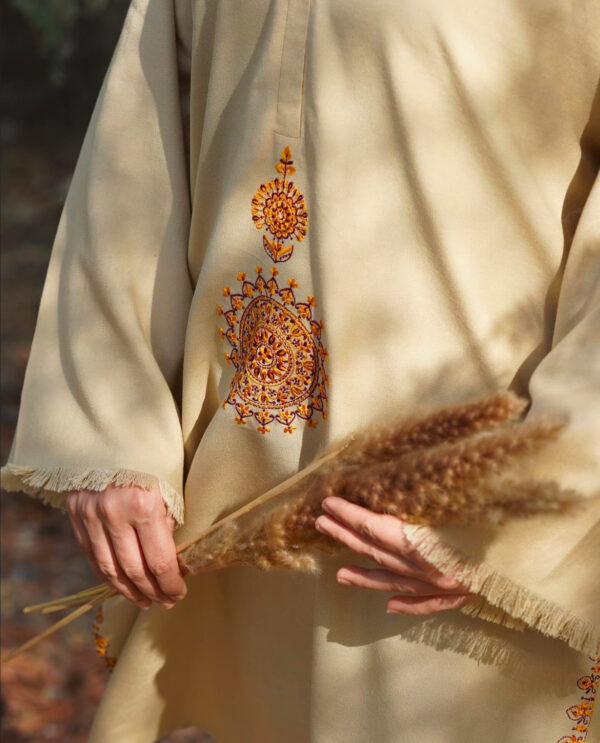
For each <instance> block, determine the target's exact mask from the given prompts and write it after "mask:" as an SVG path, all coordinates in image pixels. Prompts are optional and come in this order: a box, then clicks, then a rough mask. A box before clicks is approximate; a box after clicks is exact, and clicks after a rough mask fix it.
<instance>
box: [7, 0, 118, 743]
mask: <svg viewBox="0 0 600 743" xmlns="http://www.w3.org/2000/svg"><path fill="white" fill-rule="evenodd" d="M128 4H129V3H128V0H3V2H2V10H1V13H2V18H1V29H2V30H1V51H0V53H1V59H2V72H3V74H2V82H1V91H0V94H1V101H2V110H1V120H0V121H1V123H0V141H1V146H2V160H1V173H0V176H1V184H2V191H1V196H2V198H1V206H2V209H1V215H0V220H1V221H0V239H1V245H0V248H1V252H0V261H1V266H0V268H1V271H0V281H1V287H0V288H1V295H0V296H1V315H0V318H1V320H0V322H1V327H0V332H1V346H0V353H1V370H2V376H1V395H2V398H1V408H0V411H1V439H0V447H1V461H2V463H3V464H4V462H5V461H6V458H7V456H8V452H9V449H10V444H11V442H12V438H13V433H14V426H15V422H16V419H17V412H18V408H19V398H20V392H21V385H22V382H23V375H24V371H25V365H26V363H27V358H28V355H29V347H30V343H31V339H32V336H33V331H34V327H35V320H36V316H37V310H38V306H39V300H40V296H41V291H42V286H43V281H44V277H45V274H46V268H47V265H48V260H49V257H50V250H51V248H52V243H53V240H54V235H55V232H56V229H57V227H58V220H59V216H60V212H61V208H62V204H63V202H64V199H65V196H66V193H67V189H68V186H69V183H70V180H71V175H72V172H73V169H74V167H75V162H76V160H77V155H78V153H79V149H80V147H81V144H82V142H83V136H84V133H85V129H86V127H87V124H88V122H89V119H90V116H91V113H92V108H93V106H94V102H95V99H96V96H97V94H98V92H99V90H100V86H101V84H102V79H103V77H104V74H105V72H106V69H107V66H108V63H109V61H110V57H111V55H112V52H113V50H114V47H115V44H116V42H117V38H118V35H119V32H120V29H121V25H122V22H123V19H124V16H125V12H126V10H127V7H128ZM0 499H1V500H0V505H1V509H2V519H1V535H0V538H1V558H2V559H1V571H2V594H1V598H2V600H1V642H2V646H3V647H4V648H13V647H15V646H16V645H18V644H20V643H21V642H23V641H25V640H26V639H28V638H29V637H31V636H32V635H33V634H35V633H36V632H39V631H41V630H42V629H43V628H44V627H46V626H49V625H50V624H51V623H52V621H56V619H57V618H58V616H60V615H50V616H46V617H43V616H41V615H38V614H32V615H29V616H27V615H24V614H22V612H21V609H22V608H23V606H26V605H28V604H34V603H38V602H41V601H44V600H48V599H50V598H53V597H56V596H61V595H65V594H67V593H73V592H75V591H78V590H81V589H82V588H84V587H86V586H88V585H93V584H95V583H97V579H96V577H95V576H94V574H93V573H92V571H91V569H90V568H89V566H88V564H87V561H86V559H85V557H84V556H83V554H82V553H81V552H80V550H79V546H78V544H77V542H76V540H75V538H74V536H73V534H72V532H71V527H70V523H69V521H68V517H67V516H65V515H64V514H62V513H61V512H59V511H57V510H56V509H53V508H50V507H48V506H43V505H41V503H40V502H38V501H36V500H35V499H33V498H30V497H28V496H26V495H24V494H22V493H6V492H2V493H1V494H0ZM93 622H94V618H93V614H92V613H91V612H90V613H88V614H86V615H84V616H83V617H81V618H79V619H78V620H77V621H76V622H74V623H73V624H72V625H70V626H69V627H68V628H65V630H62V631H61V632H60V633H59V634H57V635H54V636H53V637H51V638H48V639H46V640H44V641H43V642H42V643H41V644H40V645H39V646H38V647H37V648H35V649H33V650H31V651H30V652H28V653H26V654H25V655H23V656H20V657H19V658H17V659H15V661H14V662H12V663H10V664H8V665H7V666H6V667H3V668H2V706H3V710H2V735H1V737H2V741H3V743H21V742H22V741H28V743H38V741H40V742H41V741H48V740H53V741H61V743H84V741H85V740H86V737H87V731H88V729H89V726H90V724H91V720H92V716H93V713H94V710H95V708H96V706H97V704H98V701H99V699H100V696H101V694H102V691H103V689H104V685H105V683H106V680H107V679H108V677H109V676H108V674H109V671H108V670H107V669H106V668H105V666H104V661H103V659H102V658H101V657H100V656H99V655H98V654H97V653H96V650H95V646H94V643H93V635H92V624H93Z"/></svg>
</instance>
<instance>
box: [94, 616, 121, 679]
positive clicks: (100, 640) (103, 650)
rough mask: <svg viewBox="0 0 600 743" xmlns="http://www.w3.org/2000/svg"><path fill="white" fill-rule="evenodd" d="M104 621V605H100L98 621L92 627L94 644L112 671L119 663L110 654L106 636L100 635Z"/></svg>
mask: <svg viewBox="0 0 600 743" xmlns="http://www.w3.org/2000/svg"><path fill="white" fill-rule="evenodd" d="M102 620H103V615H102V605H100V606H99V607H98V608H97V609H96V621H95V622H94V624H93V625H92V630H93V634H94V644H95V646H96V652H97V653H98V654H99V655H101V656H102V657H103V658H104V662H105V664H106V667H107V668H108V670H109V671H112V669H113V668H114V666H115V664H116V662H117V659H116V658H113V657H112V656H111V655H109V654H108V640H107V639H106V637H104V635H102V634H100V625H101V624H102Z"/></svg>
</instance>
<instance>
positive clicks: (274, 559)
mask: <svg viewBox="0 0 600 743" xmlns="http://www.w3.org/2000/svg"><path fill="white" fill-rule="evenodd" d="M526 405H527V402H526V401H525V400H523V399H521V398H519V397H517V396H516V395H514V394H512V393H510V392H501V393H498V394H497V395H494V396H493V397H491V398H489V399H486V400H483V401H477V402H474V403H472V404H468V405H462V406H460V407H454V408H448V409H444V410H438V411H436V412H435V413H433V414H432V415H429V416H425V417H422V418H417V417H414V418H412V419H410V420H406V419H395V420H392V421H389V422H387V423H386V424H384V425H381V424H378V425H376V426H369V427H366V428H364V429H363V430H362V431H360V432H357V433H355V434H353V435H352V436H351V437H350V438H348V439H347V440H346V441H345V442H342V443H341V444H339V445H337V446H335V447H333V448H332V450H330V451H329V452H328V453H326V454H325V455H324V456H323V457H322V459H321V460H317V462H316V463H313V465H312V468H311V469H310V471H309V470H305V475H304V477H301V478H299V479H298V478H296V479H294V478H292V480H294V481H292V480H290V481H287V484H286V483H284V484H283V486H284V487H283V488H282V487H281V486H278V487H277V488H274V489H273V491H271V493H267V494H266V495H265V496H263V497H262V498H259V499H257V500H256V501H253V502H252V503H251V504H249V506H246V507H244V508H242V509H240V510H239V511H237V512H236V513H234V514H232V515H231V516H229V517H227V518H225V519H223V520H222V521H220V522H218V523H217V524H215V525H213V526H212V527H211V528H210V529H208V530H207V531H206V532H205V533H204V534H203V535H202V536H201V537H200V538H199V539H196V540H192V541H190V542H188V543H186V544H184V545H180V548H181V549H182V551H181V552H180V555H179V561H180V563H181V565H182V566H183V567H184V568H185V569H186V570H187V571H189V572H191V573H195V572H201V571H204V570H208V569H215V568H222V567H229V566H232V565H254V566H256V567H259V568H262V569H269V568H275V567H282V568H288V569H293V570H300V571H305V572H315V571H318V570H319V559H318V553H317V551H320V552H325V553H328V554H333V553H334V552H336V551H338V550H341V549H344V547H343V546H342V545H340V544H339V543H338V542H336V541H335V540H333V539H332V538H330V537H328V536H327V535H324V534H322V533H320V532H318V531H316V529H315V527H314V523H315V520H316V518H317V517H318V516H319V515H320V514H321V513H322V510H321V502H322V500H323V499H324V498H325V497H327V496H329V495H336V496H339V497H342V498H345V499H346V500H349V501H351V502H353V503H357V504H359V505H361V506H364V507H365V508H368V509H369V510H371V511H375V512H378V513H388V514H393V515H395V516H397V517H398V518H400V519H402V520H403V521H405V522H407V523H411V524H426V525H430V526H436V525H442V524H456V525H468V524H485V523H488V524H492V523H493V524H497V523H499V522H502V521H503V520H504V519H506V518H514V517H524V516H528V515H530V514H537V513H545V512H557V511H565V510H567V509H569V508H570V507H572V506H573V504H574V503H576V502H577V500H578V498H577V495H576V494H575V493H574V492H572V491H567V490H564V489H561V488H560V487H558V486H557V485H556V484H554V483H552V482H547V483H540V482H523V481H522V480H521V479H517V478H516V477H514V476H513V477H511V465H512V464H513V463H516V462H517V461H522V460H523V459H524V458H525V457H526V456H527V455H528V454H532V453H534V452H535V451H537V450H538V449H540V448H541V447H542V446H544V445H545V444H547V443H549V442H550V441H553V440H555V439H556V437H557V436H558V434H559V432H560V430H561V428H562V424H560V423H556V422H552V421H548V420H545V419H540V420H537V421H528V422H525V423H523V422H519V417H520V416H521V414H522V413H523V411H524V409H525V407H526ZM300 474H302V473H300Z"/></svg>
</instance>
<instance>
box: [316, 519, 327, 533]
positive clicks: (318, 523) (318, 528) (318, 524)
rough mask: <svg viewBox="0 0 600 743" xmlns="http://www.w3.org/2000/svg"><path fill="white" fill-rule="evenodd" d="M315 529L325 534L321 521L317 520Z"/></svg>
mask: <svg viewBox="0 0 600 743" xmlns="http://www.w3.org/2000/svg"><path fill="white" fill-rule="evenodd" d="M315 529H316V530H317V531H322V532H324V531H325V529H324V527H323V521H319V519H317V520H316V521H315Z"/></svg>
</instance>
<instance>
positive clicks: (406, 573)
mask: <svg viewBox="0 0 600 743" xmlns="http://www.w3.org/2000/svg"><path fill="white" fill-rule="evenodd" d="M322 507H323V510H324V511H326V513H327V515H326V516H319V517H318V519H317V520H316V523H315V526H316V528H317V529H318V530H319V531H321V532H323V533H325V534H328V535H329V536H330V537H333V538H334V539H337V540H339V541H340V542H342V543H343V544H345V545H346V546H347V547H349V548H350V549H352V550H354V551H355V552H357V553H358V554H359V555H364V556H366V557H370V558H371V559H373V560H374V561H375V562H376V563H377V564H378V565H379V566H380V568H379V569H376V570H367V569H366V568H361V567H358V566H356V565H350V566H345V567H343V568H340V570H338V572H337V580H338V582H339V583H343V584H344V585H350V586H358V587H359V588H370V589H372V590H374V591H387V592H391V591H394V592H395V591H398V592H399V595H397V596H394V597H393V598H391V599H389V600H388V602H387V611H388V612H398V613H401V614H412V615H424V614H433V613H435V612H437V611H444V610H447V609H457V608H458V607H459V606H462V605H463V604H466V603H467V602H468V601H469V600H471V599H472V598H473V594H471V593H469V591H468V590H467V589H466V588H465V587H464V586H461V584H460V583H458V582H457V581H456V580H455V579H454V578H453V577H452V576H451V575H444V574H443V573H440V572H439V570H437V569H436V568H434V567H433V566H432V565H431V564H430V563H428V562H427V561H426V560H425V559H424V558H423V557H421V555H420V554H419V552H418V550H417V549H416V548H415V547H414V546H413V545H412V544H411V543H410V542H409V541H408V539H407V538H406V536H405V535H404V531H403V529H402V521H401V520H400V519H398V518H396V516H391V515H389V514H380V513H373V512H372V511H369V510H368V509H366V508H362V506H357V505H356V504H354V503H349V502H348V501H347V500H344V498H338V497H334V496H330V497H328V498H325V500H324V501H323V503H322Z"/></svg>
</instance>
